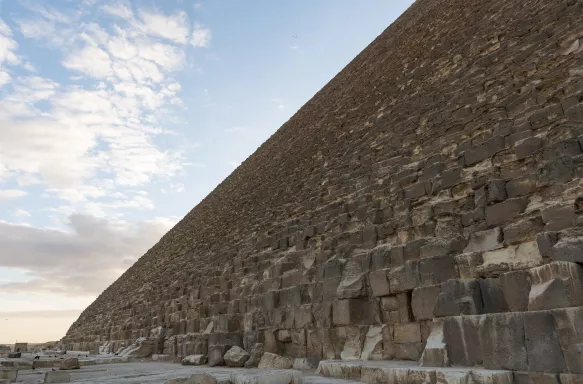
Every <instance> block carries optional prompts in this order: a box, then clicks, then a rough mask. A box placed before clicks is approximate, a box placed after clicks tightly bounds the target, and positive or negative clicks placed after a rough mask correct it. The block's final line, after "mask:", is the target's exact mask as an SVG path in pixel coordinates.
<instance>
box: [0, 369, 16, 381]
mask: <svg viewBox="0 0 583 384" xmlns="http://www.w3.org/2000/svg"><path fill="white" fill-rule="evenodd" d="M17 377H18V369H0V379H6V380H9V382H14V381H16V378H17Z"/></svg>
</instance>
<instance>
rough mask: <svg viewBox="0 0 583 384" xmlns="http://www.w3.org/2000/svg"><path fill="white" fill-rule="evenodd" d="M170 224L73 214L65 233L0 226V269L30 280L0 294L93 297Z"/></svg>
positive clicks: (169, 221) (10, 285)
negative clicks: (24, 274)
mask: <svg viewBox="0 0 583 384" xmlns="http://www.w3.org/2000/svg"><path fill="white" fill-rule="evenodd" d="M176 222H177V218H155V219H152V220H148V221H140V222H133V223H132V222H124V221H108V220H105V219H99V218H96V217H93V216H89V215H79V214H74V215H71V216H70V217H69V219H68V222H67V229H68V230H67V231H58V230H42V229H38V228H31V227H28V226H23V225H18V224H9V223H5V222H0V248H1V249H2V250H3V252H2V253H1V254H0V267H5V268H18V269H22V270H25V271H27V274H28V275H30V280H28V281H17V282H9V283H5V284H0V291H2V292H5V293H47V292H51V293H57V294H61V295H65V296H93V295H96V294H99V293H100V292H101V291H102V290H103V289H105V288H106V287H107V286H108V285H109V284H110V283H111V282H112V281H113V280H114V279H116V278H117V277H118V276H119V275H120V274H121V273H122V272H123V271H124V270H126V269H127V268H128V267H129V266H131V265H132V264H133V262H135V261H136V260H137V258H138V257H139V256H141V255H142V254H143V253H145V252H146V251H147V250H148V249H149V248H150V247H151V246H152V245H154V243H155V242H157V241H158V239H159V238H160V237H161V236H162V235H163V234H164V233H165V232H166V231H167V230H168V229H169V228H170V227H171V226H172V225H174V224H175V223H176ZM13 255H19V257H13ZM47 260H50V261H51V262H50V263H48V262H46V261H47Z"/></svg>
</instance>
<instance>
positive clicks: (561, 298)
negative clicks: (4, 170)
mask: <svg viewBox="0 0 583 384" xmlns="http://www.w3.org/2000/svg"><path fill="white" fill-rule="evenodd" d="M529 272H530V279H531V284H532V286H531V289H530V293H529V297H528V310H529V311H539V310H545V309H553V308H566V307H577V306H580V305H583V284H582V282H581V278H582V276H583V270H582V269H581V267H580V266H579V265H577V264H575V263H569V262H564V261H563V262H561V261H555V262H553V263H550V264H545V265H543V266H541V267H538V268H533V269H531V270H530V271H529Z"/></svg>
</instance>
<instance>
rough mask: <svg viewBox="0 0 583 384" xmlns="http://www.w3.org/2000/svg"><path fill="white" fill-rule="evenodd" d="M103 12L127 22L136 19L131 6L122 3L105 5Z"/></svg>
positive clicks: (102, 8)
mask: <svg viewBox="0 0 583 384" xmlns="http://www.w3.org/2000/svg"><path fill="white" fill-rule="evenodd" d="M101 10H102V11H103V12H105V13H107V14H109V15H111V16H117V17H120V18H122V19H126V20H131V19H133V17H134V13H133V12H132V9H131V5H130V4H125V3H122V2H120V3H116V4H114V3H112V4H105V5H104V6H102V7H101Z"/></svg>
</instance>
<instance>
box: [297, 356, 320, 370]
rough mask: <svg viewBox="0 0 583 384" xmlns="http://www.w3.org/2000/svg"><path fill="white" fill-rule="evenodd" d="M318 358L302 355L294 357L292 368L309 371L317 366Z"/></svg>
mask: <svg viewBox="0 0 583 384" xmlns="http://www.w3.org/2000/svg"><path fill="white" fill-rule="evenodd" d="M319 362H320V359H315V358H312V357H302V358H296V359H294V366H293V369H296V370H300V371H310V370H315V369H317V368H318V363H319Z"/></svg>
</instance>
